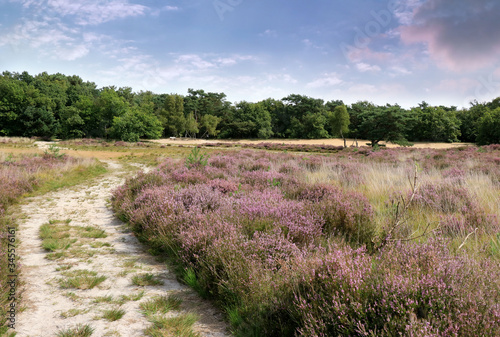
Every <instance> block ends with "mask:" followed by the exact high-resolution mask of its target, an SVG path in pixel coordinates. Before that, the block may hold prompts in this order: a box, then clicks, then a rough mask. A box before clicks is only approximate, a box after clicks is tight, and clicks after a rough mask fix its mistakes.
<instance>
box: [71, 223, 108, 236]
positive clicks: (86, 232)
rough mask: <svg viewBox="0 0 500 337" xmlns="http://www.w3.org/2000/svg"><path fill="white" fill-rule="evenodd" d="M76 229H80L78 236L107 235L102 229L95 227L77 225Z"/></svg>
mask: <svg viewBox="0 0 500 337" xmlns="http://www.w3.org/2000/svg"><path fill="white" fill-rule="evenodd" d="M78 229H79V230H80V236H81V237H82V238H91V239H103V238H106V237H108V235H107V234H106V232H105V231H104V230H103V229H100V228H97V227H93V226H86V227H79V228H78Z"/></svg>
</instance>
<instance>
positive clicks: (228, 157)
mask: <svg viewBox="0 0 500 337" xmlns="http://www.w3.org/2000/svg"><path fill="white" fill-rule="evenodd" d="M361 152H362V151H354V150H352V149H348V150H344V151H341V152H338V153H335V154H333V155H331V156H311V155H308V156H298V155H290V154H283V153H275V154H270V153H267V152H262V151H250V150H241V151H239V152H232V151H224V152H223V153H221V154H217V155H216V154H214V155H211V157H210V158H209V160H208V164H207V166H202V167H193V168H191V169H189V168H187V167H186V166H185V165H183V163H182V162H174V161H172V160H168V159H167V160H166V161H165V162H164V163H162V164H160V165H159V166H158V168H157V170H155V171H152V172H151V173H148V174H144V173H142V174H140V175H138V176H137V177H136V178H132V179H129V180H128V181H127V182H126V184H125V185H124V186H122V187H120V188H119V189H118V190H116V191H115V193H114V197H113V199H112V203H113V207H114V209H115V210H116V212H117V214H119V215H120V216H122V217H123V218H124V219H127V220H128V221H129V222H130V223H131V225H132V226H133V228H134V229H135V230H136V231H137V232H138V233H139V234H140V235H141V237H143V238H144V239H146V240H148V241H150V242H151V244H153V245H155V246H157V247H158V248H162V249H164V250H165V251H168V252H169V253H171V254H172V256H173V257H174V258H175V259H176V261H177V262H178V263H180V264H181V265H182V266H183V268H185V269H186V270H188V271H189V272H187V274H186V275H187V276H185V279H186V280H189V281H187V282H188V283H189V284H190V285H192V286H193V287H195V289H197V290H198V291H200V292H201V293H202V294H204V295H205V296H209V297H213V298H215V299H216V300H217V302H218V303H220V305H221V306H222V307H223V308H225V309H226V310H227V312H228V315H229V316H230V320H231V322H232V324H233V327H234V329H235V332H236V334H237V335H246V334H251V335H261V336H294V335H306V336H337V335H338V336H369V335H377V336H379V335H380V336H393V335H406V336H424V335H425V336H475V335H482V336H497V335H500V319H499V318H500V297H499V296H500V264H499V261H498V260H494V259H490V258H489V257H485V256H482V255H481V256H468V255H466V254H465V253H462V252H458V253H452V252H451V251H450V250H448V248H447V247H448V246H449V244H450V243H449V241H446V240H445V239H442V237H449V236H451V237H452V238H455V237H457V236H459V237H464V236H466V235H467V234H468V233H470V230H471V229H472V230H474V228H478V227H479V228H480V229H481V231H480V232H481V233H483V234H484V235H490V236H491V234H494V233H496V231H500V227H499V225H498V221H497V217H496V214H487V212H486V211H485V209H486V207H485V205H484V203H483V201H482V200H479V199H478V198H477V191H476V192H473V191H472V190H471V189H470V186H469V184H470V182H471V181H472V180H471V179H472V178H475V177H476V176H478V175H480V177H481V179H483V178H484V179H483V180H484V181H486V182H489V181H495V179H498V177H499V176H498V175H497V171H496V168H495V167H494V166H493V165H494V160H493V159H492V158H496V157H498V156H499V150H497V149H487V150H484V151H483V150H481V151H480V150H478V149H475V148H472V149H459V150H449V151H438V150H415V149H389V150H379V151H375V152H364V153H361ZM415 162H418V163H419V164H420V166H421V167H422V171H423V172H422V173H421V175H422V178H421V179H422V181H421V184H420V189H418V190H417V191H418V193H417V195H416V196H415V201H414V204H412V208H411V211H412V214H419V212H421V213H422V214H425V213H429V214H431V215H433V216H434V218H435V219H441V220H440V227H439V228H440V232H437V231H436V232H434V234H433V235H432V236H429V237H425V238H423V239H422V241H421V242H415V241H404V240H403V241H397V240H395V241H392V240H391V241H390V243H388V244H387V245H386V246H385V247H384V248H382V249H380V250H375V248H374V246H373V243H374V240H377V236H378V235H380V233H381V228H379V226H382V224H386V223H388V222H390V221H389V220H390V219H387V218H384V217H389V216H392V213H391V212H390V211H388V210H387V209H382V208H381V206H380V205H384V204H385V203H384V202H381V203H378V204H376V205H374V202H373V201H374V199H373V197H374V196H376V197H377V196H382V194H380V193H381V192H382V193H384V194H385V199H384V201H388V200H387V199H388V198H389V196H390V194H391V193H393V192H394V191H403V192H399V193H397V194H398V195H399V194H401V195H406V192H404V191H405V190H407V188H408V186H407V185H404V184H405V183H406V184H407V178H408V174H409V173H410V172H411V171H412V170H411V167H414V163H415ZM375 170H379V171H383V172H382V173H383V174H379V175H377V174H376V173H377V172H374V171H375ZM386 171H387V172H389V173H387V174H386ZM368 172H369V173H368ZM388 174H389V175H390V174H394V175H398V176H394V177H391V176H388ZM377 177H378V178H379V180H381V181H382V182H381V181H373V180H374V179H376V178H377ZM370 179H371V180H370ZM390 179H393V180H395V181H397V183H394V185H391V186H384V184H385V183H386V182H387V183H390ZM346 180H347V182H345V181H346ZM398 184H399V185H398ZM384 188H385V189H384ZM380 191H381V192H380ZM369 193H371V194H369ZM394 193H395V192H394ZM494 195H496V196H498V195H499V194H498V193H497V194H494ZM409 226H410V227H409V231H410V233H411V232H412V231H413V229H412V228H411V226H412V224H411V223H410V224H409ZM394 233H399V232H394ZM398 235H399V234H398ZM481 235H482V234H481ZM391 239H393V238H391Z"/></svg>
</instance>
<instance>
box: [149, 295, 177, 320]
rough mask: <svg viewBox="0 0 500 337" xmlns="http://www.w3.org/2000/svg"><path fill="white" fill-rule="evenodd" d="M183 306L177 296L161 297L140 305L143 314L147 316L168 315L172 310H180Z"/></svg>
mask: <svg viewBox="0 0 500 337" xmlns="http://www.w3.org/2000/svg"><path fill="white" fill-rule="evenodd" d="M181 304H182V300H181V299H180V298H179V297H177V296H175V295H170V296H160V297H156V298H153V299H150V300H149V301H146V302H143V303H141V304H140V308H141V309H142V312H143V313H144V315H146V316H152V315H155V314H159V313H160V314H166V313H167V312H169V311H170V310H178V309H179V308H180V306H181Z"/></svg>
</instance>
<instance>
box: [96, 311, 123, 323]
mask: <svg viewBox="0 0 500 337" xmlns="http://www.w3.org/2000/svg"><path fill="white" fill-rule="evenodd" d="M123 315H125V310H123V309H117V308H115V309H109V310H104V311H103V315H102V318H104V319H106V320H108V321H110V322H114V321H117V320H119V319H120V318H122V317H123Z"/></svg>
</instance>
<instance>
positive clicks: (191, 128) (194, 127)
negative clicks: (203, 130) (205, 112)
mask: <svg viewBox="0 0 500 337" xmlns="http://www.w3.org/2000/svg"><path fill="white" fill-rule="evenodd" d="M198 132H200V129H199V128H198V122H197V121H196V119H195V118H194V114H193V113H190V114H189V115H188V116H187V118H186V134H187V135H188V136H190V137H194V136H195V135H196V134H197V133H198Z"/></svg>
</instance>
